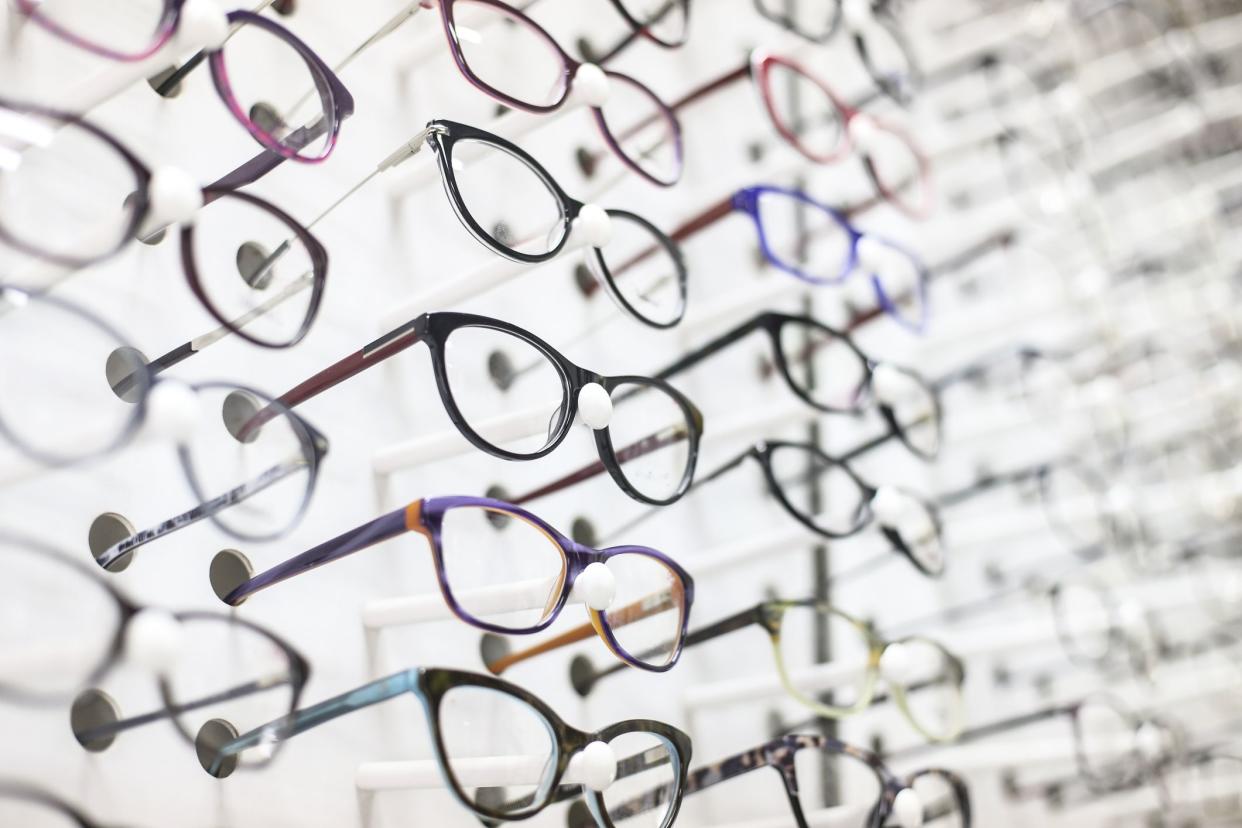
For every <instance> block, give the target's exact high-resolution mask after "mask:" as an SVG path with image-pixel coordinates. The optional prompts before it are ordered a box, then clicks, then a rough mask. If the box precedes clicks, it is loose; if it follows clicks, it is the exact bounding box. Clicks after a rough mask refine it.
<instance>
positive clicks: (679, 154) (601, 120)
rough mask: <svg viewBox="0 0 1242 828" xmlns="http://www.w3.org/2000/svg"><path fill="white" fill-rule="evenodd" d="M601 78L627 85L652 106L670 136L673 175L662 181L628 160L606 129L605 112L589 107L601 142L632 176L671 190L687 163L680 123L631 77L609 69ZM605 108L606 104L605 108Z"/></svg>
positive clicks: (607, 127)
mask: <svg viewBox="0 0 1242 828" xmlns="http://www.w3.org/2000/svg"><path fill="white" fill-rule="evenodd" d="M604 76H605V77H607V78H608V79H609V81H610V82H612V83H613V84H617V83H620V84H629V85H630V86H632V87H634V88H635V89H637V90H638V91H639V92H640V93H641V94H643V95H645V96H646V97H647V99H648V101H649V102H650V103H652V104H654V105H655V107H656V110H657V112H658V113H659V116H658V117H660V118H662V119H663V120H664V121H665V122H667V124H668V127H669V132H670V133H671V134H672V139H673V153H674V161H673V171H672V172H671V173H670V174H669V176H668V177H667V178H662V177H660V176H658V175H656V174H655V173H654V172H651V171H650V170H648V169H647V168H646V167H644V166H643V165H642V164H640V163H639V162H638V161H637V160H635V159H634V158H633V157H631V156H630V154H629V153H628V152H626V151H625V150H624V149H622V148H621V142H620V140H618V139H617V137H616V136H615V135H614V134H613V132H612V129H611V128H610V127H609V126H608V123H607V120H606V119H605V117H604V108H603V107H600V106H595V107H591V114H592V116H593V117H594V118H595V125H596V127H598V129H599V131H600V134H601V135H602V136H603V137H604V142H605V143H607V144H608V146H609V148H610V149H611V150H612V151H613V153H614V154H615V155H616V156H617V158H619V159H621V162H622V163H623V164H625V166H626V167H628V168H629V169H630V171H631V172H634V173H637V174H638V175H639V176H641V177H642V178H645V179H646V180H647V181H649V182H650V183H652V184H654V185H656V186H657V187H672V186H673V185H674V184H676V183H677V182H678V181H680V180H681V174H682V171H683V169H684V168H685V163H686V149H685V142H684V140H683V137H682V129H681V121H680V120H679V119H678V118H677V113H676V112H675V111H673V108H672V107H671V106H669V105H668V104H667V103H665V102H664V100H663V99H662V98H660V96H659V95H657V94H656V93H655V92H653V91H652V90H651V88H650V87H649V86H647V85H646V84H645V83H643V82H641V81H640V80H638V79H637V78H634V77H632V76H630V75H624V74H622V73H620V72H614V71H613V70H611V69H605V70H604ZM606 105H607V104H605V106H606ZM649 120H650V119H649Z"/></svg>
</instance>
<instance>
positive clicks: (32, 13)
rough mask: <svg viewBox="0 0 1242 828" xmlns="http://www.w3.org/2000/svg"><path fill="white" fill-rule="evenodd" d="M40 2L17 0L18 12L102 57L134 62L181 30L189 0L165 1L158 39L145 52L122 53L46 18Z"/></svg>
mask: <svg viewBox="0 0 1242 828" xmlns="http://www.w3.org/2000/svg"><path fill="white" fill-rule="evenodd" d="M40 5H41V3H40V2H39V0H17V9H18V11H20V12H21V13H22V14H24V15H25V16H26V17H28V18H30V19H31V20H33V21H34V22H35V23H38V24H39V25H40V26H42V27H43V28H44V29H46V30H47V31H49V32H51V33H52V34H54V35H56V36H57V37H59V38H61V39H62V40H66V41H68V42H69V43H72V44H73V45H74V46H77V47H78V48H79V49H85V50H86V51H88V52H90V53H92V54H96V55H99V56H100V57H106V58H110V59H112V60H122V61H126V62H132V61H138V60H142V59H144V58H149V57H151V55H153V54H155V53H156V52H157V51H159V49H160V47H161V46H163V45H164V44H165V43H167V42H168V41H169V39H171V38H172V36H173V33H174V32H175V31H177V26H178V25H180V23H181V10H182V8H183V7H184V6H185V0H164V11H163V12H162V13H161V15H160V23H159V25H158V26H157V27H156V28H155V39H154V40H152V41H151V43H150V45H148V46H147V47H146V48H145V49H143V50H142V51H141V52H118V51H116V50H115V49H109V48H108V47H106V46H100V45H99V44H97V43H93V42H92V41H90V40H87V39H86V38H83V37H82V36H81V35H77V34H74V33H73V32H71V31H69V30H68V29H66V28H64V27H63V26H61V25H60V24H59V23H57V22H56V21H54V20H49V19H48V18H46V17H44V16H43V15H42V14H40V13H39V6H40Z"/></svg>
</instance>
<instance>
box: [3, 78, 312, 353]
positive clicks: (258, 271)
mask: <svg viewBox="0 0 1242 828" xmlns="http://www.w3.org/2000/svg"><path fill="white" fill-rule="evenodd" d="M7 150H11V152H12V155H11V157H10V158H9V159H8V160H9V161H10V163H8V164H5V163H4V161H5V160H6V156H5V152H6V151H7ZM82 176H89V177H90V179H91V180H92V181H94V182H96V183H97V184H98V185H99V186H97V187H92V188H90V193H89V194H84V193H82V192H78V191H76V190H75V191H74V192H72V193H70V192H66V191H65V189H64V186H63V185H64V182H65V181H67V180H77V179H78V178H80V177H82ZM0 178H2V179H3V180H4V182H5V184H6V186H5V187H3V188H0V191H2V192H0V242H3V243H5V244H7V245H8V246H10V247H11V248H13V249H15V250H17V251H19V252H20V253H23V254H26V255H29V256H35V257H38V258H40V259H44V260H47V261H50V262H54V263H56V264H59V265H65V266H69V267H72V268H81V267H85V266H87V265H89V264H93V263H95V262H98V261H101V260H103V259H106V258H108V257H110V256H112V255H114V254H115V253H117V252H118V251H120V250H121V249H122V248H123V247H125V246H126V245H127V244H129V243H130V242H131V241H132V240H133V239H134V238H135V237H136V236H137V234H138V233H139V232H140V228H141V227H142V226H143V223H144V221H145V220H146V218H147V217H148V215H149V214H150V207H151V181H152V174H151V171H150V170H149V169H148V168H147V167H146V166H145V165H143V164H142V162H140V161H139V160H138V159H137V158H136V157H135V156H134V155H133V154H132V153H131V152H130V151H129V150H128V149H126V148H125V147H124V146H123V145H121V144H120V143H119V142H117V141H116V140H115V139H114V138H112V137H111V136H110V135H108V134H107V133H106V132H104V131H103V130H100V129H99V128H97V127H95V126H94V125H92V124H90V123H88V122H86V121H83V120H80V119H79V118H77V116H74V115H70V114H67V113H63V112H56V111H54V110H49V109H44V108H42V107H34V106H27V105H24V104H12V103H5V102H0ZM201 192H202V198H203V202H204V204H213V203H214V206H213V208H212V209H204V210H200V211H199V212H198V213H197V215H196V216H195V219H194V221H193V222H187V223H185V224H183V226H182V228H181V262H182V266H183V268H184V270H185V276H186V281H187V282H188V283H189V287H190V290H191V291H192V292H193V293H194V295H195V297H196V298H197V299H198V300H199V302H200V303H201V304H202V306H203V308H204V309H205V310H206V311H207V312H208V313H209V314H210V315H211V316H212V317H213V318H214V319H215V320H216V321H217V322H219V323H220V325H221V328H220V329H219V330H217V331H215V332H213V333H211V334H209V335H207V336H202V337H198V338H196V339H195V340H194V341H193V342H191V343H187V344H186V345H183V346H181V347H180V348H179V349H177V350H175V351H173V352H172V353H169V354H165V355H164V356H162V357H160V359H159V360H156V361H155V362H156V364H155V365H154V367H153V369H152V370H154V371H158V370H162V369H163V368H165V367H168V366H169V365H172V364H176V363H177V362H180V361H181V360H182V359H185V358H187V357H189V356H191V355H192V354H194V353H195V352H197V351H198V350H201V349H202V348H204V347H206V346H207V345H209V344H210V343H211V342H214V341H216V340H218V339H220V338H221V337H222V336H224V335H226V334H230V333H232V334H236V335H238V336H240V337H242V338H243V339H245V340H246V341H248V342H251V343H253V344H256V345H260V346H263V347H269V348H287V347H290V346H292V345H295V344H297V343H298V342H300V341H301V340H302V338H303V337H304V336H305V335H306V333H307V332H308V331H309V330H310V327H311V325H312V324H313V322H314V321H315V318H316V316H317V315H318V312H319V305H320V301H321V299H322V297H323V289H324V284H325V283H326V280H327V273H328V254H327V251H326V250H325V249H324V247H323V245H322V244H320V242H319V241H318V240H317V239H316V238H315V237H314V236H312V235H311V234H310V231H309V230H308V229H307V228H305V227H303V226H302V225H301V224H299V223H298V222H297V221H296V220H294V219H293V218H292V217H291V216H289V215H288V214H287V213H285V212H284V211H283V210H281V209H280V208H278V207H276V206H275V205H273V204H271V203H269V202H267V201H265V200H263V199H261V198H259V197H257V196H253V195H250V194H248V193H241V192H232V191H230V190H228V189H219V188H214V187H207V188H204V189H203V190H202V191H201ZM275 251H279V255H276V253H275ZM12 267H13V269H14V270H17V269H18V267H17V265H16V264H14V265H13V266H12Z"/></svg>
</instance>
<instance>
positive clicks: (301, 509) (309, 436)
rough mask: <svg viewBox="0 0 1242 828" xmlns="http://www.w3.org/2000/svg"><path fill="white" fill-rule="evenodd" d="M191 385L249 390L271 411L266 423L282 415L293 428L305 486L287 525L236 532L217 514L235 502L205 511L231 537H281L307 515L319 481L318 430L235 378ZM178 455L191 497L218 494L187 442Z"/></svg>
mask: <svg viewBox="0 0 1242 828" xmlns="http://www.w3.org/2000/svg"><path fill="white" fill-rule="evenodd" d="M190 389H191V390H192V391H194V392H195V393H196V394H198V393H201V392H203V391H208V390H223V389H227V390H229V391H241V392H242V393H244V394H249V395H251V396H253V397H255V398H257V399H260V400H263V401H264V402H265V407H264V409H262V410H264V411H267V412H270V414H269V415H268V416H267V418H266V419H265V420H264V423H265V424H266V423H269V422H271V421H272V420H273V419H276V418H277V417H283V418H284V419H285V420H286V422H287V423H288V425H289V428H290V429H292V431H293V433H294V435H295V436H296V437H297V440H298V445H299V448H301V450H302V456H303V457H304V458H305V459H306V488H305V490H304V491H303V493H302V496H301V503H300V504H299V505H298V509H297V511H296V512H295V513H294V514H293V516H292V517H290V518H289V520H288V521H287V523H286V525H284V526H281V527H279V528H277V529H272V530H269V531H265V532H245V533H243V532H239V531H238V530H237V529H235V528H233V527H232V526H231V525H230V524H228V523H225V522H223V521H221V519H220V517H219V515H220V513H222V512H227V511H228V510H229V509H230V508H232V507H233V506H236V505H237V504H236V503H230V504H228V505H227V506H225V507H224V508H222V509H218V510H216V511H214V512H212V513H211V514H209V515H207V518H208V520H210V521H211V523H212V524H213V525H214V526H216V528H218V529H219V530H220V531H222V532H224V533H225V534H227V535H229V536H230V537H234V538H239V539H241V540H248V541H269V540H277V539H279V538H282V537H284V536H285V535H286V534H288V533H289V532H290V531H292V530H293V528H294V527H296V526H298V525H299V524H300V523H301V522H302V519H303V518H304V517H305V516H306V512H307V510H308V509H309V508H310V504H311V501H312V500H313V499H314V495H315V488H316V485H317V483H318V482H319V471H320V467H321V465H322V462H323V459H324V456H325V454H326V448H325V447H324V446H323V445H322V441H323V438H322V436H321V435H320V433H319V431H318V430H317V429H316V428H315V427H314V426H312V425H311V424H310V423H309V422H308V421H306V420H305V419H303V418H302V416H301V415H299V414H298V413H297V412H296V411H294V410H292V409H290V408H288V407H287V406H285V405H284V403H282V402H280V400H279V399H277V398H275V397H273V396H271V395H270V394H267V393H266V392H263V391H259V390H257V389H255V388H252V387H250V386H246V385H241V384H239V383H234V382H224V381H209V382H199V383H193V384H191V385H190ZM177 457H178V459H179V460H180V461H181V468H182V471H184V472H185V477H186V481H187V482H188V483H189V486H190V491H191V492H193V494H194V497H195V498H197V499H198V501H199V503H200V504H202V503H207V502H208V501H209V500H210V499H211V498H214V497H217V496H218V495H213V494H210V493H208V492H207V490H206V487H204V486H203V485H202V481H201V480H199V477H198V474H197V470H196V469H195V467H194V459H193V457H192V456H191V453H190V449H189V447H188V446H186V445H185V444H179V445H178V446H177ZM239 502H240V501H239ZM176 528H179V527H175V528H174V529H173V531H176Z"/></svg>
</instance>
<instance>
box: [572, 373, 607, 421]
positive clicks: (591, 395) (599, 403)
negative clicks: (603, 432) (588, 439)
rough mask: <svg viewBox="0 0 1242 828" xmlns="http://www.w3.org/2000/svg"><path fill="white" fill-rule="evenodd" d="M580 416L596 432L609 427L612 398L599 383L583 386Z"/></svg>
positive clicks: (579, 396)
mask: <svg viewBox="0 0 1242 828" xmlns="http://www.w3.org/2000/svg"><path fill="white" fill-rule="evenodd" d="M578 416H579V417H581V418H582V422H584V423H586V424H587V425H588V426H590V427H591V428H593V429H595V430H596V431H598V430H599V429H601V428H607V427H608V423H609V422H611V421H612V398H611V397H609V396H608V392H607V391H605V390H604V386H602V385H600V384H599V383H598V382H592V383H588V384H587V385H584V386H582V390H581V391H579V392H578Z"/></svg>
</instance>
